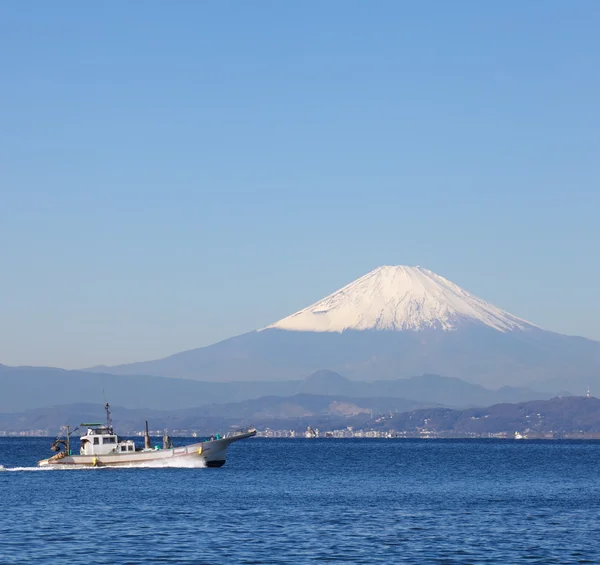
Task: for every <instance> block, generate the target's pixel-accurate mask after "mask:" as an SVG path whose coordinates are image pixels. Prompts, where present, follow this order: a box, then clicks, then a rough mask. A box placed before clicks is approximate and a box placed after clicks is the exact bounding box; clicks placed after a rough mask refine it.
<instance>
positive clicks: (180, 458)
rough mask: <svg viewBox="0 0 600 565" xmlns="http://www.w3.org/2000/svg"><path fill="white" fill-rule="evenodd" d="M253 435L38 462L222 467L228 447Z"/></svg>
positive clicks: (108, 465) (66, 464) (47, 464)
mask: <svg viewBox="0 0 600 565" xmlns="http://www.w3.org/2000/svg"><path fill="white" fill-rule="evenodd" d="M254 435H256V431H254V430H253V431H250V432H247V433H241V434H236V435H233V436H230V437H225V438H222V439H216V440H212V441H204V442H200V443H193V444H191V445H184V446H181V447H173V448H170V449H148V450H142V451H133V452H124V453H109V454H106V455H64V456H60V455H59V456H56V455H55V456H54V457H51V458H49V459H42V460H41V461H38V467H50V466H82V467H119V466H134V465H144V464H148V465H152V464H156V465H157V466H161V465H164V466H185V465H186V464H190V466H195V465H197V466H206V467H222V466H223V465H224V464H225V461H226V455H227V448H228V447H229V445H231V444H232V443H233V442H235V441H239V440H241V439H246V438H249V437H252V436H254Z"/></svg>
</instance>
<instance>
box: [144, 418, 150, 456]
mask: <svg viewBox="0 0 600 565" xmlns="http://www.w3.org/2000/svg"><path fill="white" fill-rule="evenodd" d="M144 449H150V434H149V433H148V420H146V433H145V434H144Z"/></svg>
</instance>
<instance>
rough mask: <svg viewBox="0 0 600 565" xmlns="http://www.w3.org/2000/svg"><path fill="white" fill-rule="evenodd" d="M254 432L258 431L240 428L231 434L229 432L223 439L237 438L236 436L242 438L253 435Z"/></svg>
mask: <svg viewBox="0 0 600 565" xmlns="http://www.w3.org/2000/svg"><path fill="white" fill-rule="evenodd" d="M252 432H256V429H255V428H238V429H237V430H231V431H230V432H227V433H226V434H225V435H224V436H223V439H227V438H231V437H236V436H242V435H245V434H251V433H252Z"/></svg>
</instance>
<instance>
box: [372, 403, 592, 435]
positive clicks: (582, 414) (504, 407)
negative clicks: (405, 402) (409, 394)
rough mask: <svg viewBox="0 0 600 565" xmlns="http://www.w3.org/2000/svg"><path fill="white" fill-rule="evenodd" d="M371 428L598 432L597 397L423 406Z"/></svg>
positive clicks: (471, 431) (459, 432) (446, 430)
mask: <svg viewBox="0 0 600 565" xmlns="http://www.w3.org/2000/svg"><path fill="white" fill-rule="evenodd" d="M374 427H375V428H377V427H380V428H385V429H399V430H404V431H407V432H415V431H418V430H421V429H429V430H436V431H437V432H454V433H457V434H467V435H468V434H488V433H499V432H511V433H512V432H515V431H519V432H524V433H528V432H529V433H531V434H533V435H535V434H536V433H548V432H554V433H556V434H563V433H582V432H583V433H599V432H600V399H598V398H594V397H591V398H586V397H583V396H569V397H556V398H552V399H550V400H534V401H530V402H522V403H517V404H497V405H493V406H489V407H486V408H469V409H465V410H452V409H448V408H426V409H419V410H415V411H410V412H406V413H402V414H395V415H394V416H392V417H391V418H389V419H387V420H384V421H382V422H380V423H375V424H374Z"/></svg>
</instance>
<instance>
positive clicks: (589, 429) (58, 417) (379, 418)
mask: <svg viewBox="0 0 600 565" xmlns="http://www.w3.org/2000/svg"><path fill="white" fill-rule="evenodd" d="M103 416H104V414H103V409H102V406H98V405H95V404H72V405H62V406H51V407H45V408H37V409H34V410H27V411H23V412H18V413H8V414H0V431H3V432H19V431H37V432H38V433H40V432H42V433H47V434H49V435H53V434H56V433H58V431H59V429H60V427H61V426H63V425H65V424H69V425H71V426H72V427H76V426H78V425H79V424H80V423H81V422H84V421H103ZM146 420H148V422H149V425H150V429H151V430H153V431H154V435H161V434H162V432H163V430H165V429H167V430H168V431H169V432H170V433H174V434H178V433H179V434H181V433H184V434H186V435H187V434H190V433H192V432H196V433H198V434H199V435H208V434H211V433H215V432H221V433H222V432H225V431H227V430H229V429H231V428H236V427H240V426H249V425H252V426H256V427H257V428H259V429H262V430H264V429H266V428H271V429H279V430H282V429H285V430H290V429H291V430H296V431H298V432H301V431H303V430H305V429H306V427H307V426H309V425H310V426H311V427H313V428H320V429H321V430H334V429H345V428H347V427H348V426H352V427H354V428H355V429H361V428H365V429H375V430H395V431H397V432H408V433H417V434H418V433H420V432H421V431H423V430H428V431H431V432H436V433H440V434H448V433H453V434H456V435H467V436H468V435H485V434H492V433H499V432H507V433H509V434H512V433H513V432H515V431H520V432H523V433H531V434H532V435H535V434H542V433H548V432H552V433H555V434H562V433H572V432H575V433H599V432H600V400H599V399H597V398H593V397H592V398H584V397H560V398H552V399H550V400H541V401H537V400H536V401H530V402H524V403H511V404H509V403H502V404H495V405H492V406H489V407H480V408H467V409H463V410H460V409H451V408H444V407H438V406H423V405H420V404H419V403H416V402H412V401H408V400H404V399H393V398H349V397H335V396H319V395H309V394H298V395H293V396H291V397H275V396H270V397H261V398H258V399H254V400H247V401H244V402H241V403H228V404H220V405H206V406H200V407H197V408H188V409H185V410H170V411H169V410H139V409H128V408H124V407H119V406H113V421H114V424H115V427H116V429H117V431H118V433H120V434H121V435H132V434H135V433H136V432H140V431H141V430H143V428H144V422H145V421H146Z"/></svg>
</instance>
